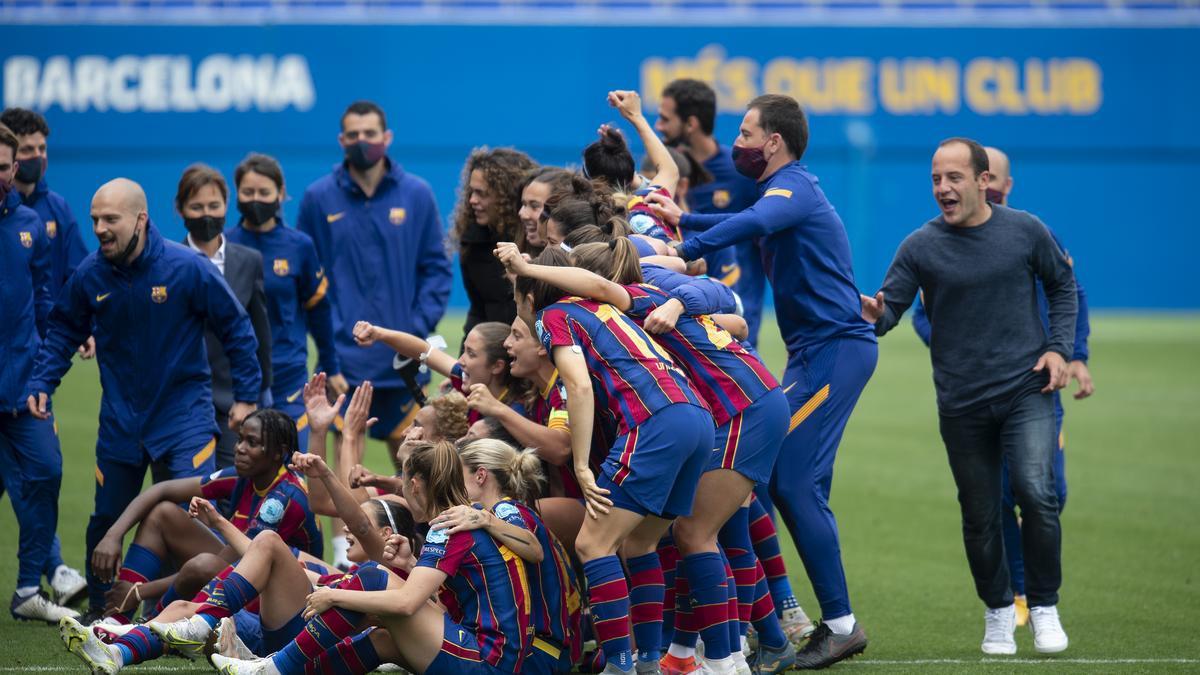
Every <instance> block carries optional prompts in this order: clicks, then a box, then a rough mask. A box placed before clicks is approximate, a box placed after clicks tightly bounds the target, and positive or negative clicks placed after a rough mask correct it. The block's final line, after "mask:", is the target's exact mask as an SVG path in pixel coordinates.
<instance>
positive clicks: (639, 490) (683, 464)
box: [596, 403, 713, 519]
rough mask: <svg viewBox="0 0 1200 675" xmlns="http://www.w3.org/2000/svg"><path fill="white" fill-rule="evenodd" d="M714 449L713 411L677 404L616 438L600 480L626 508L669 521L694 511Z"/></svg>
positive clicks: (615, 503)
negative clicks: (693, 505) (699, 489)
mask: <svg viewBox="0 0 1200 675" xmlns="http://www.w3.org/2000/svg"><path fill="white" fill-rule="evenodd" d="M712 452H713V421H712V414H711V413H709V412H708V411H707V410H705V409H703V408H700V407H698V406H694V405H691V404H689V403H676V404H673V405H669V406H667V407H665V408H663V409H662V410H659V411H658V412H656V413H654V414H653V415H652V416H651V417H650V419H648V420H646V421H645V422H642V423H641V424H639V425H637V426H636V427H634V428H633V429H632V430H631V431H630V432H629V433H627V434H625V435H624V436H620V437H618V438H617V441H616V443H614V444H613V447H612V450H610V451H609V453H608V457H607V458H605V460H604V464H603V465H601V467H600V468H601V471H602V474H601V475H600V476H597V478H596V484H597V485H599V486H600V487H602V488H604V489H606V490H608V491H609V492H610V494H609V495H608V498H609V499H611V500H612V502H613V505H614V506H616V507H618V508H622V509H625V510H626V511H633V512H634V513H638V514H641V515H649V514H653V515H657V516H662V517H663V518H667V519H672V518H677V517H679V516H687V515H691V513H692V500H693V499H695V497H696V485H697V484H698V483H699V482H700V474H702V473H704V467H705V466H707V465H708V458H709V456H711V455H712Z"/></svg>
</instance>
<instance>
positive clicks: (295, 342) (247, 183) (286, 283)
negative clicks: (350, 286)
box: [227, 153, 349, 448]
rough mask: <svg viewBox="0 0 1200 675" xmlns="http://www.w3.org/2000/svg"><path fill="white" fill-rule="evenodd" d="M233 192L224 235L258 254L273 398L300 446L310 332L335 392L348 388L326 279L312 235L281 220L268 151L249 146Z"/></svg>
mask: <svg viewBox="0 0 1200 675" xmlns="http://www.w3.org/2000/svg"><path fill="white" fill-rule="evenodd" d="M233 185H234V190H236V192H237V207H238V213H239V214H240V215H241V221H240V222H239V223H238V227H236V228H234V229H232V230H230V231H229V232H228V233H227V234H228V236H229V241H231V242H234V243H236V244H241V245H242V246H249V247H250V248H252V249H254V250H256V251H258V252H259V253H261V254H262V258H263V267H264V269H263V276H264V284H265V286H266V292H267V316H268V317H269V319H270V321H271V368H272V373H271V375H272V384H271V398H272V400H273V403H272V406H273V407H275V408H277V409H279V410H282V411H283V412H285V413H287V414H288V415H289V416H291V418H292V419H293V420H295V421H296V429H297V430H298V431H299V434H300V447H301V448H307V447H308V433H309V428H308V420H307V419H306V418H305V416H304V400H303V393H302V392H303V389H304V383H305V382H306V381H308V335H309V334H311V335H312V337H313V342H314V343H316V346H317V369H318V370H320V371H321V372H324V373H327V382H328V384H329V388H330V389H332V390H333V392H334V393H335V394H337V395H341V394H345V393H347V392H348V391H349V385H348V384H347V383H346V378H345V377H344V376H343V375H342V374H341V365H340V363H341V362H340V360H339V359H338V354H337V350H336V349H335V348H334V339H333V307H332V306H333V303H332V302H331V301H330V299H329V296H328V292H329V279H328V278H327V277H326V276H325V269H324V268H323V267H322V266H321V262H320V261H319V260H318V259H317V249H316V248H315V247H314V246H313V242H312V239H311V238H310V237H309V236H308V235H307V234H304V233H303V232H300V231H297V230H294V229H292V228H289V227H287V226H286V225H285V224H284V222H283V208H282V206H283V200H284V198H285V197H286V195H287V192H286V190H285V187H284V182H283V168H282V167H280V166H279V162H277V161H276V160H275V158H274V157H269V156H267V155H260V154H257V153H251V154H250V155H247V156H246V158H245V159H243V160H242V161H241V163H240V164H238V166H237V169H235V170H234V172H233Z"/></svg>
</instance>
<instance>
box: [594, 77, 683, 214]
mask: <svg viewBox="0 0 1200 675" xmlns="http://www.w3.org/2000/svg"><path fill="white" fill-rule="evenodd" d="M608 104H609V105H610V106H612V107H614V108H616V109H617V110H619V111H620V112H621V117H624V118H625V120H626V121H627V122H629V123H630V124H632V125H633V128H634V129H636V130H637V133H638V138H640V139H641V141H642V145H643V146H644V147H645V148H646V154H647V155H648V156H649V157H650V162H651V163H653V164H654V167H655V169H657V172H656V173H655V174H654V184H655V185H658V186H660V187H663V188H665V189H666V190H667V192H670V193H671V194H675V189H676V188H678V187H679V167H678V166H676V165H675V160H673V159H671V153H670V152H668V151H667V146H666V145H664V144H663V142H662V139H660V138H659V137H658V134H657V133H655V132H654V127H652V126H651V125H650V122H649V121H647V120H646V117H645V116H644V115H642V99H641V97H640V96H638V93H637V92H636V91H625V90H617V91H610V92H608Z"/></svg>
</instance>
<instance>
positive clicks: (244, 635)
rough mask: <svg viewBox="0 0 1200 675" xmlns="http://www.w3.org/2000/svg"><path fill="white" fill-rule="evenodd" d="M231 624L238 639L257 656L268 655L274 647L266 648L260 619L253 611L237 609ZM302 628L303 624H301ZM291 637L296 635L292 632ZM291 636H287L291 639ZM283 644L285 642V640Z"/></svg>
mask: <svg viewBox="0 0 1200 675" xmlns="http://www.w3.org/2000/svg"><path fill="white" fill-rule="evenodd" d="M233 625H234V626H235V627H236V628H237V634H238V639H239V640H241V641H242V644H244V645H246V647H247V648H249V649H250V651H252V652H254V653H255V654H256V655H258V656H270V655H271V654H272V653H274V652H275V651H276V649H274V648H272V649H268V648H267V643H266V640H264V637H265V636H264V635H263V633H264V631H263V627H262V621H261V620H260V619H259V617H258V615H257V614H255V613H254V612H248V611H246V610H244V609H243V610H239V611H237V612H234V613H233ZM301 628H303V625H302V626H301ZM292 637H296V634H295V633H293V634H292ZM291 639H292V638H288V640H291ZM284 644H287V643H286V642H285V643H284Z"/></svg>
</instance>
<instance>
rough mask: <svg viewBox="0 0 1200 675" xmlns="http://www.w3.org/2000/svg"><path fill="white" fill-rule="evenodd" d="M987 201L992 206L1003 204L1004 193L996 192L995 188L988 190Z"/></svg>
mask: <svg viewBox="0 0 1200 675" xmlns="http://www.w3.org/2000/svg"><path fill="white" fill-rule="evenodd" d="M987 200H988V201H989V202H991V203H993V204H1003V203H1004V193H1003V192H1001V191H999V190H997V189H996V188H988V189H987Z"/></svg>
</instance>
